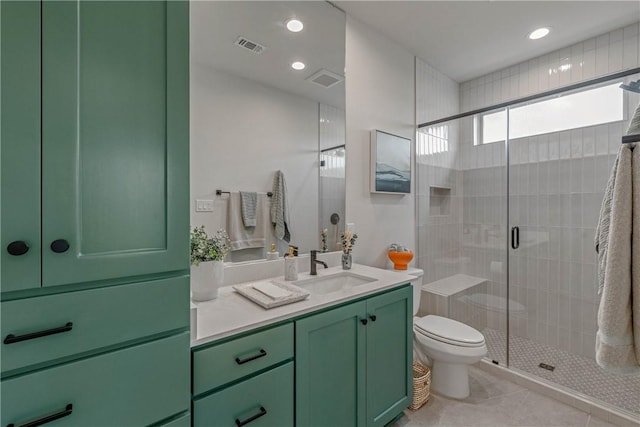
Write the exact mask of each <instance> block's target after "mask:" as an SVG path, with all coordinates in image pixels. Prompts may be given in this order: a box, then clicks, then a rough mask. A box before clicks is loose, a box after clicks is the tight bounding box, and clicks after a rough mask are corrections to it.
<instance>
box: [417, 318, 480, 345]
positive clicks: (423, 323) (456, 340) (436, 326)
mask: <svg viewBox="0 0 640 427" xmlns="http://www.w3.org/2000/svg"><path fill="white" fill-rule="evenodd" d="M415 329H416V332H419V333H420V334H422V335H425V336H427V337H429V338H432V339H434V340H436V341H441V342H445V343H448V344H452V345H458V346H461V347H480V346H482V345H484V336H483V335H482V334H481V333H480V332H478V331H477V330H475V329H473V328H472V327H471V326H468V325H465V324H464V323H461V322H458V321H456V320H453V319H448V318H446V317H441V316H434V315H429V316H425V317H422V318H419V319H416V321H415Z"/></svg>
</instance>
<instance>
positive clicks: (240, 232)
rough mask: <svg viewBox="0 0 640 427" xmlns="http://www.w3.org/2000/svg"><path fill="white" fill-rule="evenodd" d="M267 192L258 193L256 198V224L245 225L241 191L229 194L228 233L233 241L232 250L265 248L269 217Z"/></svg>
mask: <svg viewBox="0 0 640 427" xmlns="http://www.w3.org/2000/svg"><path fill="white" fill-rule="evenodd" d="M266 197H267V195H266V194H258V195H257V200H256V226H255V227H248V228H247V227H245V226H244V223H243V222H242V208H241V202H240V193H235V192H232V193H230V194H229V201H228V205H227V233H228V234H229V240H230V241H231V250H232V251H237V250H240V249H248V248H264V247H265V244H266V239H265V235H266V228H267V223H268V218H267V216H266V215H265V214H263V212H266V210H265V207H264V206H265V203H266V200H265V198H266Z"/></svg>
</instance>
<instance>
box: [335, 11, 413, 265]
mask: <svg viewBox="0 0 640 427" xmlns="http://www.w3.org/2000/svg"><path fill="white" fill-rule="evenodd" d="M346 38H347V40H346V118H347V144H346V145H347V171H346V176H347V191H346V194H347V198H346V207H347V212H346V216H347V222H352V223H355V231H356V232H357V234H358V241H357V243H356V245H355V248H354V250H353V256H354V261H355V262H358V263H362V264H367V265H371V266H375V267H385V266H386V265H387V261H388V260H387V255H386V252H387V248H388V246H389V244H390V243H393V242H397V243H401V244H403V245H405V246H408V247H409V248H412V249H415V242H416V239H415V215H414V192H415V190H414V188H412V193H411V194H408V195H404V196H401V195H387V194H371V193H370V192H369V135H370V132H371V130H373V129H379V130H383V131H385V132H389V133H393V134H396V135H399V136H402V137H405V138H410V139H411V140H412V141H413V140H414V130H415V127H414V126H415V113H414V110H415V84H414V57H413V55H412V54H411V53H409V52H408V51H406V50H405V49H403V48H402V47H400V46H399V45H397V44H395V43H394V42H392V41H390V40H389V39H387V38H385V37H383V36H381V35H380V34H378V33H377V32H375V31H374V30H372V29H370V28H369V27H368V26H366V25H364V24H362V23H361V22H359V21H357V20H355V19H353V18H352V17H350V16H347V37H346ZM412 151H413V150H412ZM412 181H414V180H412ZM412 187H414V184H413V182H412Z"/></svg>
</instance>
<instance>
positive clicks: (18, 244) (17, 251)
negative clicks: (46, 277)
mask: <svg viewBox="0 0 640 427" xmlns="http://www.w3.org/2000/svg"><path fill="white" fill-rule="evenodd" d="M7 252H9V254H11V255H14V256H20V255H24V254H26V253H27V252H29V245H27V242H23V241H22V240H16V241H15V242H11V243H9V246H7Z"/></svg>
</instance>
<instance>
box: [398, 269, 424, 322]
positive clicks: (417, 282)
mask: <svg viewBox="0 0 640 427" xmlns="http://www.w3.org/2000/svg"><path fill="white" fill-rule="evenodd" d="M389 270H393V271H397V272H398V273H403V274H408V275H410V276H414V277H415V279H413V280H412V281H411V286H412V287H413V315H414V316H415V315H416V314H418V310H419V309H420V296H421V295H422V276H423V275H424V270H421V269H419V268H411V267H410V268H408V269H406V270H395V269H394V268H393V267H390V268H389Z"/></svg>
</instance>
